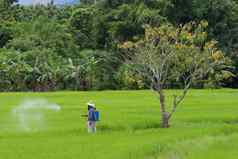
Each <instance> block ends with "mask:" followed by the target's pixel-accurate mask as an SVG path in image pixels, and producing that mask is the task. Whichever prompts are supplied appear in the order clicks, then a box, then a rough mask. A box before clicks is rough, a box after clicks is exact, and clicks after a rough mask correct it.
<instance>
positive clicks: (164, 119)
mask: <svg viewBox="0 0 238 159" xmlns="http://www.w3.org/2000/svg"><path fill="white" fill-rule="evenodd" d="M168 127H169V113H168V112H164V113H163V114H162V128H168Z"/></svg>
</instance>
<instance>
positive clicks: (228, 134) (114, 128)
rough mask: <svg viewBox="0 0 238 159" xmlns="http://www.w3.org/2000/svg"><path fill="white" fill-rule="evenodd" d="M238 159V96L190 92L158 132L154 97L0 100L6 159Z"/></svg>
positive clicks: (69, 95) (105, 94)
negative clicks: (92, 117) (93, 117)
mask: <svg viewBox="0 0 238 159" xmlns="http://www.w3.org/2000/svg"><path fill="white" fill-rule="evenodd" d="M177 91H178V90H167V91H166V94H167V96H168V97H170V96H172V94H173V93H174V92H177ZM170 99H171V98H168V100H167V101H166V102H167V104H168V105H171V103H172V102H171V100H170ZM90 100H92V101H93V102H94V103H96V106H97V109H98V110H99V111H100V122H98V123H97V133H96V134H88V133H87V129H86V118H85V117H82V115H84V114H86V112H87V106H86V103H87V102H88V101H90ZM237 156H238V90H233V89H218V90H191V91H190V92H189V94H188V96H187V97H186V98H185V100H184V102H183V103H182V104H181V105H180V106H179V107H178V110H177V112H176V114H175V115H174V116H173V118H172V121H171V127H170V128H169V129H162V128H160V113H159V103H158V98H157V96H156V94H154V93H153V92H151V91H149V90H145V91H101V92H53V93H0V159H224V158H226V159H237V158H238V157H237Z"/></svg>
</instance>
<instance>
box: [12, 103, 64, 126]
mask: <svg viewBox="0 0 238 159" xmlns="http://www.w3.org/2000/svg"><path fill="white" fill-rule="evenodd" d="M60 110H61V107H60V106H59V105H58V104H54V103H50V102H49V101H48V100H46V99H25V100H23V101H22V102H21V103H20V104H19V105H18V106H16V107H15V108H13V109H12V114H13V115H14V118H15V119H16V121H17V127H18V129H20V130H22V131H35V130H36V131H39V130H42V129H44V128H45V127H46V121H45V113H47V112H49V111H54V112H58V111H60Z"/></svg>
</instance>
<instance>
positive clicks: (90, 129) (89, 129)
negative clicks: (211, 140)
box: [87, 121, 92, 133]
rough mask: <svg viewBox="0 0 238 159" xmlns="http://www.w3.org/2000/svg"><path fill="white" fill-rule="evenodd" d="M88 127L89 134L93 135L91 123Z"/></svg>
mask: <svg viewBox="0 0 238 159" xmlns="http://www.w3.org/2000/svg"><path fill="white" fill-rule="evenodd" d="M87 125H88V133H91V132H92V127H91V125H92V124H91V122H90V121H88V123H87Z"/></svg>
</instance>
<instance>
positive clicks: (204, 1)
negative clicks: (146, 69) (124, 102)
mask: <svg viewBox="0 0 238 159" xmlns="http://www.w3.org/2000/svg"><path fill="white" fill-rule="evenodd" d="M201 21H203V25H205V24H206V25H207V26H206V28H205V29H204V30H203V32H204V33H203V34H204V35H203V34H202V33H201V34H199V36H198V37H196V38H194V37H193V36H194V35H197V34H192V35H190V34H189V33H188V32H187V33H184V34H188V35H183V33H182V32H176V31H175V30H176V29H175V30H174V28H177V29H178V30H179V28H182V27H184V26H188V25H187V24H192V23H193V24H198V23H200V22H201ZM200 25H202V24H200ZM148 26H150V27H149V28H150V29H151V30H150V31H152V32H153V31H155V30H156V29H155V28H160V29H162V28H163V27H164V26H167V27H164V29H171V28H173V29H172V30H168V32H170V34H176V33H178V34H179V35H181V37H180V38H182V39H181V40H180V42H178V43H176V44H175V43H174V45H173V49H175V50H174V52H176V53H177V54H176V57H177V55H180V54H182V52H183V53H185V52H190V51H189V48H184V46H188V45H187V44H186V45H184V42H187V43H190V42H191V41H190V42H189V40H192V41H193V42H192V44H194V43H198V44H199V46H200V48H199V49H200V51H204V49H205V46H206V45H207V43H204V42H201V41H202V39H203V36H206V39H208V40H210V41H211V39H214V41H216V43H215V44H214V46H216V47H217V50H219V51H217V52H215V53H214V54H213V56H214V58H220V53H221V52H222V55H223V56H224V57H225V58H226V59H227V60H226V61H227V63H226V67H218V68H214V69H213V70H212V71H210V73H209V74H206V75H204V76H203V78H202V80H203V81H205V82H199V81H193V82H192V83H191V85H192V86H193V87H196V88H204V87H215V88H219V87H224V86H226V87H237V86H238V82H237V81H238V76H237V73H238V69H237V68H238V41H237V39H238V33H237V31H238V1H237V0H82V1H81V3H79V4H75V5H72V6H66V5H65V6H56V5H52V4H50V5H47V6H44V5H37V6H21V5H19V4H17V3H16V1H15V0H0V85H1V87H0V90H1V91H21V90H25V91H49V90H58V89H76V90H89V89H144V88H150V85H149V84H150V80H149V79H148V78H147V77H145V76H142V75H141V74H139V73H138V72H137V71H136V70H135V69H131V66H129V65H128V64H127V61H128V60H129V59H130V57H129V56H128V52H125V50H124V49H122V48H121V47H122V46H123V47H128V46H124V44H126V45H134V44H138V43H139V42H141V41H143V42H144V43H145V41H144V40H145V35H148V29H149V28H148ZM199 28H200V26H199V25H197V26H196V29H198V30H199ZM180 31H182V30H180ZM200 31H201V30H199V32H200ZM173 36H175V35H171V37H170V38H171V39H173V38H174V37H173ZM183 36H184V37H183ZM167 38H169V37H167ZM183 38H184V39H183ZM189 38H190V39H189ZM171 39H170V40H171ZM161 40H163V39H161V37H160V38H158V39H157V42H158V43H159V42H161ZM183 40H184V41H183ZM173 42H174V41H173ZM145 44H146V43H145ZM198 44H196V45H198ZM211 45H212V44H211ZM190 49H191V48H190ZM197 49H198V48H197ZM143 52H144V53H146V50H144V51H143ZM179 57H180V58H183V59H182V62H181V63H180V65H179V66H178V67H177V69H176V71H180V70H184V69H185V68H187V64H186V62H187V61H189V60H191V59H190V58H189V57H186V56H182V55H181V56H179ZM205 57H206V56H203V58H205ZM180 58H179V59H177V58H175V57H173V58H172V57H171V60H173V61H174V62H176V59H177V60H180V61H181V59H180ZM173 66H175V65H173ZM137 67H140V66H137ZM174 73H176V72H174ZM205 73H206V71H203V72H201V74H205ZM170 74H172V73H170ZM182 84H183V81H182V80H176V79H174V78H169V80H168V83H167V84H166V87H168V88H180V87H181V85H182Z"/></svg>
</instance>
